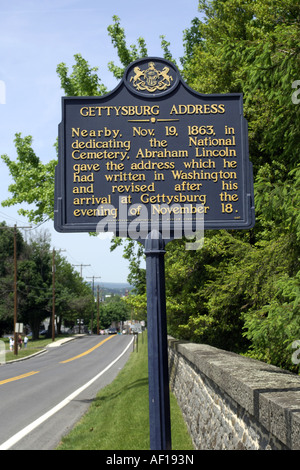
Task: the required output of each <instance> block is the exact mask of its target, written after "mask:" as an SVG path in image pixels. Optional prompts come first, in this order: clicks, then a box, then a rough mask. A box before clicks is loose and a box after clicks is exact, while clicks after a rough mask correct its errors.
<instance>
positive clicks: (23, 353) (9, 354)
mask: <svg viewBox="0 0 300 470" xmlns="http://www.w3.org/2000/svg"><path fill="white" fill-rule="evenodd" d="M61 338H63V336H59V337H57V338H55V340H57V339H61ZM1 341H4V343H5V349H6V352H5V360H6V362H9V361H13V360H15V359H22V358H24V357H27V356H30V355H32V354H34V353H36V352H38V351H40V350H41V349H44V348H45V347H46V346H47V344H49V343H52V338H42V339H38V340H35V341H33V340H32V339H29V341H28V343H27V348H24V344H23V347H22V348H21V349H19V350H18V354H17V355H15V354H14V352H13V351H9V338H1Z"/></svg>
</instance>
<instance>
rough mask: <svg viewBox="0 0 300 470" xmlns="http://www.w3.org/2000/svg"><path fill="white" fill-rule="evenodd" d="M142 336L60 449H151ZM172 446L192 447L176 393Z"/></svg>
mask: <svg viewBox="0 0 300 470" xmlns="http://www.w3.org/2000/svg"><path fill="white" fill-rule="evenodd" d="M143 334H144V337H143V341H141V339H140V340H139V346H138V352H132V353H131V356H130V358H129V360H128V362H127V363H126V365H125V367H124V368H123V369H122V370H121V371H120V373H119V374H118V376H117V377H116V379H115V380H114V381H113V382H112V383H111V384H109V385H108V386H106V387H105V388H104V389H102V390H101V391H100V392H99V393H98V395H97V397H96V399H95V400H94V402H93V403H92V405H91V406H90V408H89V410H88V412H87V413H86V414H85V415H84V416H83V418H82V419H81V420H80V422H79V423H78V424H77V425H76V426H75V427H74V428H73V430H72V431H71V432H70V433H69V434H68V435H67V436H65V437H64V438H63V439H62V442H61V443H60V445H59V446H58V448H57V450H149V448H150V444H149V442H150V439H149V409H148V401H149V399H148V357H147V338H146V336H147V335H146V334H145V333H143ZM170 402H171V433H172V449H173V450H193V444H192V441H191V438H190V436H189V434H188V431H187V428H186V424H185V422H184V420H183V417H182V414H181V410H180V408H179V406H178V404H177V402H176V399H175V397H174V395H173V394H172V393H171V394H170Z"/></svg>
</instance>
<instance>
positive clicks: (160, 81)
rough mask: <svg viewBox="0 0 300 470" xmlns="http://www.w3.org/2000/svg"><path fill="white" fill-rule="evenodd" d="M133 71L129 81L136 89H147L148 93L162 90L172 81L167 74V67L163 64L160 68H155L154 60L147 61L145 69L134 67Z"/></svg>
mask: <svg viewBox="0 0 300 470" xmlns="http://www.w3.org/2000/svg"><path fill="white" fill-rule="evenodd" d="M133 71H134V74H135V75H133V76H132V77H131V78H130V81H131V82H132V85H133V86H134V87H135V88H136V89H137V90H138V91H144V90H147V91H148V92H150V93H153V92H155V91H163V90H166V89H167V88H168V87H169V86H171V82H172V81H173V77H172V76H171V75H169V71H170V69H169V67H167V66H165V67H163V69H162V70H157V69H156V68H155V63H154V62H149V63H148V68H147V69H145V70H141V69H140V67H134V69H133Z"/></svg>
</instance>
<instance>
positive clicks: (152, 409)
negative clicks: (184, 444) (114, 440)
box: [145, 231, 171, 450]
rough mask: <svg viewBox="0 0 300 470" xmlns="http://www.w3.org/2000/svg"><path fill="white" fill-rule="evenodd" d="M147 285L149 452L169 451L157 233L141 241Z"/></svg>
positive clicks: (163, 312) (161, 270)
mask: <svg viewBox="0 0 300 470" xmlns="http://www.w3.org/2000/svg"><path fill="white" fill-rule="evenodd" d="M145 255H146V281H147V329H148V375H149V418H150V448H151V450H170V449H171V424H170V397H169V373H168V346H167V318H166V296H165V266H164V255H165V242H164V240H163V239H162V236H161V234H160V233H159V232H157V231H152V232H151V233H150V234H149V235H148V237H147V238H146V240H145Z"/></svg>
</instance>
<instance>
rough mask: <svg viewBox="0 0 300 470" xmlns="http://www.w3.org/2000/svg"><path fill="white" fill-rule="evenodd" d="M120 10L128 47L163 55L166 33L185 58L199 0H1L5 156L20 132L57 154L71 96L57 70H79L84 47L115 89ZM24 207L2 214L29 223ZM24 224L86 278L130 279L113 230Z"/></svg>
mask: <svg viewBox="0 0 300 470" xmlns="http://www.w3.org/2000/svg"><path fill="white" fill-rule="evenodd" d="M114 15H117V16H118V17H119V18H120V21H121V26H122V27H123V28H124V29H125V34H126V42H127V46H130V45H131V44H136V41H137V39H138V38H139V37H143V38H144V39H145V41H146V44H147V48H148V54H149V56H156V57H162V55H163V53H162V49H161V46H160V43H161V39H160V35H162V34H163V35H165V39H166V40H167V41H169V42H170V43H171V46H170V50H171V52H172V55H173V57H174V58H175V59H176V60H179V58H180V57H182V55H183V53H184V50H183V31H184V30H185V29H187V28H189V27H190V26H191V21H192V19H193V18H195V17H196V16H199V13H198V0H151V1H147V2H143V1H142V0H126V1H125V0H110V1H107V0H105V1H104V0H84V1H83V0H0V155H3V154H7V155H8V156H9V157H10V159H13V160H14V159H16V157H17V155H16V150H15V146H14V138H15V134H16V133H21V135H22V137H25V136H27V135H31V136H32V138H33V144H32V147H33V149H34V151H35V153H36V155H37V156H38V157H39V158H40V159H41V161H42V162H43V163H46V162H48V161H50V160H52V159H54V158H56V153H55V149H54V143H55V141H56V138H57V134H58V124H59V122H60V121H61V97H62V96H63V95H64V92H63V90H62V89H61V86H60V81H59V78H58V75H57V73H56V68H57V65H58V64H59V63H61V62H64V63H65V64H66V65H67V66H68V68H69V71H70V72H72V66H73V65H74V63H75V60H74V55H75V54H78V53H79V54H81V55H82V56H83V58H84V59H86V60H87V61H88V63H89V65H90V66H91V67H98V75H99V77H100V78H101V82H102V83H103V84H104V85H105V86H106V87H107V88H108V89H109V90H112V89H114V88H115V87H116V86H117V84H118V83H119V81H118V80H116V79H115V78H114V77H113V75H112V74H111V72H109V70H108V63H109V62H110V61H114V62H115V64H116V65H120V63H119V60H118V56H117V52H116V50H115V49H114V47H113V44H112V42H111V38H110V36H109V35H108V32H107V27H108V26H109V25H111V24H112V23H113V19H112V18H113V16H114ZM0 175H1V177H0V183H1V184H0V203H1V202H2V201H3V200H5V199H7V198H9V197H10V193H9V191H8V186H9V184H10V183H12V182H13V181H12V179H11V177H10V175H9V171H8V168H7V166H6V165H5V163H4V162H3V161H2V159H1V161H0ZM20 207H21V206H20V205H18V206H12V207H3V206H2V205H1V204H0V221H5V222H6V223H7V225H9V226H14V224H16V225H17V226H18V227H28V226H29V225H30V224H29V222H28V220H26V219H25V218H24V217H22V216H20V215H19V214H18V210H19V209H20ZM21 230H22V233H23V234H24V237H27V238H28V237H29V236H30V235H34V234H35V233H36V232H40V231H41V230H47V231H48V232H49V234H50V236H51V249H53V248H55V250H64V252H62V255H64V257H66V258H67V260H68V261H69V262H70V263H71V264H73V265H74V266H75V269H77V270H78V271H79V272H80V273H81V274H82V276H83V278H84V279H85V280H87V281H90V280H91V278H92V277H93V276H94V277H95V281H97V282H117V283H120V282H122V283H123V282H124V283H126V282H127V276H128V274H129V269H128V261H127V260H125V259H124V258H123V256H122V255H123V249H122V248H121V247H120V248H118V249H117V250H115V251H114V252H111V251H110V245H111V242H110V239H109V238H108V237H101V238H100V237H91V236H90V235H89V234H88V233H72V234H67V233H58V232H56V231H55V230H54V227H53V222H52V221H51V222H46V223H44V224H43V225H41V226H39V227H36V226H32V228H31V229H21Z"/></svg>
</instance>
